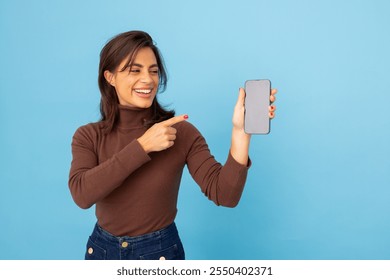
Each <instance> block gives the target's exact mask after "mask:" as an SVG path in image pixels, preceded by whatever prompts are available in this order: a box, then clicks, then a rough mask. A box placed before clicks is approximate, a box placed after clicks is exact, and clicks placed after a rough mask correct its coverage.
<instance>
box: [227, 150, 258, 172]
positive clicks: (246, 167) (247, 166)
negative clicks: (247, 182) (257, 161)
mask: <svg viewBox="0 0 390 280" xmlns="http://www.w3.org/2000/svg"><path fill="white" fill-rule="evenodd" d="M228 163H229V164H231V165H232V167H234V166H235V167H234V168H238V169H242V168H244V169H246V170H248V169H249V168H250V167H251V166H252V161H251V158H250V157H249V156H248V163H247V164H246V165H243V164H241V163H239V162H238V161H236V160H235V159H234V157H233V156H232V153H231V152H230V151H229V155H228V158H227V160H226V164H228Z"/></svg>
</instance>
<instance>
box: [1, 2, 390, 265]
mask: <svg viewBox="0 0 390 280" xmlns="http://www.w3.org/2000/svg"><path fill="white" fill-rule="evenodd" d="M389 3H390V2H388V1H385V0H383V1H379V0H376V1H375V0H366V1H336V0H323V1H309V0H307V1H303V0H296V1H287V0H284V1H283V0H276V1H248V0H240V1H210V0H196V1H179V0H177V1H173V0H164V1H151V0H148V1H124V0H114V1H96V0H93V1H92V0H89V1H76V0H63V1H53V0H37V1H21V0H12V1H11V0H1V2H0V35H1V43H0V55H1V67H0V77H1V82H0V118H1V129H0V136H1V138H0V149H1V150H0V151H1V153H0V155H1V156H0V185H1V187H0V259H81V258H83V255H84V246H85V242H86V240H87V237H88V235H89V234H90V232H91V230H92V227H93V225H94V222H95V218H94V209H90V210H87V211H85V210H81V209H79V208H77V206H76V205H75V204H74V203H73V201H72V199H71V196H70V194H69V191H68V186H67V181H68V172H69V166H70V161H71V151H70V142H71V137H72V135H73V133H74V131H75V130H76V128H77V127H79V126H81V125H83V124H85V123H88V122H92V121H96V120H97V119H98V117H99V111H98V106H99V92H98V87H97V67H98V56H99V52H100V49H101V48H102V47H103V45H104V44H105V43H106V42H107V40H108V39H109V38H111V37H112V36H114V35H116V34H118V33H120V32H124V31H127V30H132V29H141V30H145V31H147V32H149V33H150V34H151V35H152V36H153V38H154V39H155V41H156V42H157V44H158V47H159V48H160V49H161V51H162V53H163V55H164V57H165V60H166V64H167V67H168V71H169V77H170V79H169V84H168V89H167V91H166V92H165V93H164V94H162V95H161V98H162V101H163V103H164V104H167V105H170V106H171V107H172V108H175V109H176V112H177V113H178V114H182V113H187V114H189V116H190V121H191V122H192V123H193V124H195V125H196V126H197V127H198V129H199V130H200V131H201V132H202V133H203V134H204V136H205V137H206V139H207V140H208V143H209V146H210V149H211V151H212V152H213V154H214V155H215V157H216V158H217V159H218V160H219V161H221V162H224V161H225V159H226V156H227V153H228V149H229V145H230V133H231V116H232V112H233V107H234V104H235V102H236V97H237V92H238V88H239V87H240V86H243V85H244V82H245V80H246V79H256V78H269V79H271V80H272V82H273V86H274V87H276V88H278V90H279V93H278V95H277V97H278V99H277V102H276V105H277V117H276V119H275V120H274V121H273V122H272V133H271V134H270V135H268V136H256V137H253V139H252V143H251V152H250V155H251V158H252V161H253V165H252V168H251V169H250V173H249V176H248V180H247V184H246V189H245V191H244V194H243V197H242V200H241V202H240V204H239V206H238V207H237V208H235V209H227V208H222V207H216V206H215V205H214V204H212V203H211V202H209V201H208V200H207V199H206V198H205V197H204V196H203V194H202V193H201V192H200V190H199V188H198V187H197V185H196V184H195V183H194V182H193V181H192V178H191V177H190V176H189V174H188V173H187V171H186V172H185V173H184V176H183V181H182V187H181V191H180V201H179V205H178V209H179V212H178V217H177V224H178V226H179V229H180V232H181V235H182V239H183V242H184V245H185V247H186V252H187V257H188V258H189V259H390V238H389V236H390V203H389V198H390V145H389V143H390V129H389V128H390V125H389V121H390V110H389V105H390V97H389V93H390V90H389V79H390V66H389V65H390V55H389V50H390V35H389V34H390V33H389V32H390V31H389V30H390V17H389V14H390V4H389Z"/></svg>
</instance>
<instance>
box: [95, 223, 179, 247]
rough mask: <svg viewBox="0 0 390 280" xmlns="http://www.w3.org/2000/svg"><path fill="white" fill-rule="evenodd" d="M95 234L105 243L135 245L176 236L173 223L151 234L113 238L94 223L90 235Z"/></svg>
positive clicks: (113, 236)
mask: <svg viewBox="0 0 390 280" xmlns="http://www.w3.org/2000/svg"><path fill="white" fill-rule="evenodd" d="M96 233H97V235H98V236H99V237H100V238H104V239H105V240H106V241H108V242H112V243H118V242H123V241H126V242H128V243H135V242H142V241H147V240H149V239H155V238H158V237H162V238H165V237H169V236H171V235H177V234H178V232H177V228H176V225H175V223H172V224H170V225H169V226H167V227H165V228H163V229H160V230H157V231H154V232H151V233H146V234H143V235H138V236H115V235H113V234H111V233H109V232H108V231H106V230H104V229H103V228H102V227H100V226H99V224H98V223H96V225H95V228H94V230H93V233H92V235H95V234H96Z"/></svg>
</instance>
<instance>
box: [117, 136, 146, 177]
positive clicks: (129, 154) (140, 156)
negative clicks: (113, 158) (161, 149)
mask: <svg viewBox="0 0 390 280" xmlns="http://www.w3.org/2000/svg"><path fill="white" fill-rule="evenodd" d="M118 160H119V161H120V162H121V165H122V166H124V167H125V168H126V169H127V170H128V171H133V170H135V169H137V168H138V167H140V166H142V165H143V164H145V163H146V162H148V161H150V160H151V158H150V156H149V155H148V154H147V153H146V152H145V150H144V149H143V148H142V146H141V144H140V143H139V142H138V141H137V140H136V139H134V140H133V141H131V142H130V143H129V144H128V145H127V146H126V147H125V148H123V150H122V151H121V152H120V154H118Z"/></svg>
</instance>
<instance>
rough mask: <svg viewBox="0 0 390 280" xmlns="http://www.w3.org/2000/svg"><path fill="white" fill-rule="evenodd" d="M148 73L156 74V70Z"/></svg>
mask: <svg viewBox="0 0 390 280" xmlns="http://www.w3.org/2000/svg"><path fill="white" fill-rule="evenodd" d="M150 73H152V74H158V70H151V71H150Z"/></svg>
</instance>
